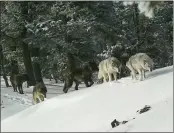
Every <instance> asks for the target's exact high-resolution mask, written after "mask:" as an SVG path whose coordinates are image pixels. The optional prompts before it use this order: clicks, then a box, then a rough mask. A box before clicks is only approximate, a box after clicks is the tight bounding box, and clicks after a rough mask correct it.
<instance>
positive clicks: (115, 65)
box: [111, 60, 121, 73]
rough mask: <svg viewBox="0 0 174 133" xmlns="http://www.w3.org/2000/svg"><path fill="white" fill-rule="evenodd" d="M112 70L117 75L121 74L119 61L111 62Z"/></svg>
mask: <svg viewBox="0 0 174 133" xmlns="http://www.w3.org/2000/svg"><path fill="white" fill-rule="evenodd" d="M111 65H112V68H113V69H114V70H115V71H116V72H117V73H120V72H121V64H120V62H119V61H116V60H112V63H111Z"/></svg>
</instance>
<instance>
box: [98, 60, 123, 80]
mask: <svg viewBox="0 0 174 133" xmlns="http://www.w3.org/2000/svg"><path fill="white" fill-rule="evenodd" d="M120 70H121V63H120V61H119V60H118V59H117V58H116V57H109V58H107V59H105V60H103V61H101V62H100V63H99V73H98V79H101V78H103V80H104V82H107V81H106V79H107V77H109V82H110V81H111V79H112V74H113V76H114V79H115V80H117V73H120Z"/></svg>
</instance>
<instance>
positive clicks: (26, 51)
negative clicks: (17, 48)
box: [22, 43, 36, 86]
mask: <svg viewBox="0 0 174 133" xmlns="http://www.w3.org/2000/svg"><path fill="white" fill-rule="evenodd" d="M22 49H23V58H24V65H25V68H26V72H27V75H28V77H29V81H30V82H29V85H30V86H32V85H35V84H36V80H35V78H34V73H33V67H32V63H31V56H30V52H29V49H28V44H25V43H22Z"/></svg>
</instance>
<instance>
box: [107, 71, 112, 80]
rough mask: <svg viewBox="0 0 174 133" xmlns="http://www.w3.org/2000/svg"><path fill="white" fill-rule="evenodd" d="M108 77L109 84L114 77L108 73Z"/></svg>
mask: <svg viewBox="0 0 174 133" xmlns="http://www.w3.org/2000/svg"><path fill="white" fill-rule="evenodd" d="M108 77H109V82H111V81H112V75H111V74H110V73H108Z"/></svg>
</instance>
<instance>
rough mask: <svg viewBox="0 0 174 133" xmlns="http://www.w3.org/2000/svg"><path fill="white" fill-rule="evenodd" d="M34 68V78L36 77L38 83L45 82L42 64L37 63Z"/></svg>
mask: <svg viewBox="0 0 174 133" xmlns="http://www.w3.org/2000/svg"><path fill="white" fill-rule="evenodd" d="M33 68H34V76H35V79H36V82H43V79H42V74H41V68H40V64H39V63H37V62H35V63H34V64H33Z"/></svg>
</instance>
